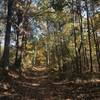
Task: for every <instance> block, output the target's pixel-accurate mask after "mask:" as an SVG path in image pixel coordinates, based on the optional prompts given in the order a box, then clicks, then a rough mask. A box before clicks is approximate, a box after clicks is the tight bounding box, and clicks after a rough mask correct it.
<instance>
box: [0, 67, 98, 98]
mask: <svg viewBox="0 0 100 100" xmlns="http://www.w3.org/2000/svg"><path fill="white" fill-rule="evenodd" d="M9 76H10V79H11V80H10V83H6V84H5V83H2V82H1V83H0V90H2V91H1V93H0V94H1V95H0V100H100V81H99V80H98V81H97V82H93V81H92V82H90V81H89V82H86V81H84V82H83V81H77V82H75V81H70V82H69V81H67V80H63V81H60V82H54V81H53V80H51V79H50V78H49V75H48V69H47V68H45V67H43V68H42V67H37V68H36V67H35V68H32V69H28V70H25V71H24V72H23V73H22V75H21V76H19V75H18V74H17V73H14V72H10V74H9ZM15 76H16V77H15Z"/></svg>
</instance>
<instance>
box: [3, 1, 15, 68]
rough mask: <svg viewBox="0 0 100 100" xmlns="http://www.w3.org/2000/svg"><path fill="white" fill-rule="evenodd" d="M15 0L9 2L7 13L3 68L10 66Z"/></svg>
mask: <svg viewBox="0 0 100 100" xmlns="http://www.w3.org/2000/svg"><path fill="white" fill-rule="evenodd" d="M12 6H13V0H8V13H7V24H6V34H5V45H4V52H3V56H2V58H1V67H3V68H4V67H7V66H9V49H10V34H11V25H12V21H11V19H12V18H11V17H12V15H13V11H12V10H13V8H12Z"/></svg>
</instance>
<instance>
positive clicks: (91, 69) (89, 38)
mask: <svg viewBox="0 0 100 100" xmlns="http://www.w3.org/2000/svg"><path fill="white" fill-rule="evenodd" d="M85 7H86V12H87V13H86V14H87V29H88V42H89V53H90V71H91V72H93V64H92V47H91V32H90V21H89V9H88V3H87V0H85Z"/></svg>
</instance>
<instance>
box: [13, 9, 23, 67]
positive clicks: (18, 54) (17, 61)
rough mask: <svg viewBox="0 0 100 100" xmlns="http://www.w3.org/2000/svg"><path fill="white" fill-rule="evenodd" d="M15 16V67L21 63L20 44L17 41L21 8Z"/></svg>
mask: <svg viewBox="0 0 100 100" xmlns="http://www.w3.org/2000/svg"><path fill="white" fill-rule="evenodd" d="M16 14H17V18H18V21H17V26H18V27H17V28H16V34H17V38H16V39H17V40H16V57H15V66H16V68H18V69H19V68H20V65H21V58H22V57H21V51H20V48H21V46H20V45H19V44H20V43H19V42H20V41H19V35H20V30H19V25H20V23H21V22H22V19H23V18H22V11H21V10H18V11H17V13H16Z"/></svg>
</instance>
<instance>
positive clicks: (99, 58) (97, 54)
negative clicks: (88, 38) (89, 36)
mask: <svg viewBox="0 0 100 100" xmlns="http://www.w3.org/2000/svg"><path fill="white" fill-rule="evenodd" d="M94 10H95V9H94V1H92V13H93V19H91V26H92V32H93V38H94V44H95V49H96V58H97V63H98V67H99V72H100V56H99V46H98V39H97V37H96V35H95V34H97V33H95V30H94V17H95V15H94Z"/></svg>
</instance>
